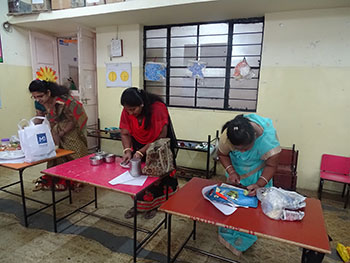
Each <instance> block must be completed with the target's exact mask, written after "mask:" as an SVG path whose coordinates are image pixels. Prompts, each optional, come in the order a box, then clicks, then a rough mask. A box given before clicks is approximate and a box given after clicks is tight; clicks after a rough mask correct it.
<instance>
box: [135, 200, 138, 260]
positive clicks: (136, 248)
mask: <svg viewBox="0 0 350 263" xmlns="http://www.w3.org/2000/svg"><path fill="white" fill-rule="evenodd" d="M137 197H138V196H137V195H136V196H135V198H134V262H136V254H137V253H136V252H137V251H136V250H137Z"/></svg>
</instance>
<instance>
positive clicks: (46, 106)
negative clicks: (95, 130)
mask: <svg viewBox="0 0 350 263" xmlns="http://www.w3.org/2000/svg"><path fill="white" fill-rule="evenodd" d="M29 91H30V93H31V94H32V98H33V99H34V100H35V109H36V114H37V116H46V118H47V119H48V120H49V122H50V126H51V133H52V137H53V139H54V141H55V145H57V146H58V147H59V148H62V149H66V150H72V151H74V152H75V153H74V154H71V155H69V156H66V157H62V158H58V159H55V160H52V161H49V162H48V164H47V167H48V168H50V167H53V166H55V165H58V164H62V163H64V162H68V161H71V160H74V159H78V158H80V157H83V156H85V155H87V154H88V148H87V139H86V122H87V115H86V113H85V110H84V108H83V105H82V104H81V103H80V102H79V101H77V100H76V99H74V98H73V97H72V96H71V95H70V94H69V90H68V89H67V88H66V87H64V86H60V85H58V84H57V83H54V82H48V81H44V80H33V81H32V82H31V83H30V85H29ZM52 180H53V178H52V177H51V176H48V175H44V176H41V177H39V178H38V179H37V180H36V181H35V182H34V183H35V188H34V189H33V191H39V190H49V189H51V186H52V184H53V182H52ZM54 180H55V190H58V191H63V190H66V189H67V183H69V182H67V181H66V180H64V179H57V178H55V179H54ZM72 186H73V189H74V190H75V191H79V189H80V187H81V186H82V185H81V184H73V185H72Z"/></svg>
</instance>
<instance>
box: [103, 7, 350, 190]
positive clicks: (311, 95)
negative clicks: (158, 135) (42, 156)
mask: <svg viewBox="0 0 350 263" xmlns="http://www.w3.org/2000/svg"><path fill="white" fill-rule="evenodd" d="M349 14H350V9H348V8H346V9H329V10H312V11H302V12H288V13H274V14H266V17H265V19H266V21H265V35H264V48H263V54H262V64H261V68H262V70H261V77H260V86H259V97H258V110H257V113H258V114H260V115H262V116H266V117H270V118H271V119H272V120H273V121H274V123H275V126H276V128H277V130H278V134H279V138H280V142H281V145H283V146H291V145H292V144H293V143H295V144H296V147H297V149H298V150H299V165H298V187H301V188H308V189H316V188H317V186H318V182H319V173H318V170H319V165H320V158H321V154H322V153H333V154H339V155H347V156H349V153H350V136H349V128H350V118H348V117H347V115H348V113H349V109H350V102H349V98H350V89H349V88H348V78H347V76H349V73H350V72H349V71H350V57H349V56H350V52H348V51H349V47H350V35H349V34H348V28H349V25H350V16H349ZM179 22H180V21H179ZM137 28H138V29H137ZM132 29H133V30H131V31H129V32H128V33H127V32H126V31H123V29H122V27H119V28H118V32H119V34H120V35H121V34H122V33H121V31H123V37H120V38H122V39H123V40H124V47H125V48H128V45H132V46H133V48H134V49H132V50H129V51H128V50H126V49H124V54H125V55H124V57H123V58H122V59H114V60H113V61H115V62H122V61H131V62H132V63H133V85H137V84H138V83H142V81H141V79H142V76H140V75H137V74H139V73H142V68H141V67H142V63H140V59H141V58H142V51H140V48H142V45H143V43H142V38H140V36H141V31H142V27H141V26H136V25H135V26H132ZM138 30H140V32H138ZM116 31H117V30H116V29H111V32H109V34H106V33H103V34H99V33H98V34H97V38H98V45H99V44H100V43H104V46H99V47H98V49H99V51H100V52H102V54H101V53H98V57H102V58H103V57H104V56H105V55H104V54H107V52H106V47H105V46H106V43H107V42H108V41H110V39H111V36H113V37H114V36H115V33H116ZM107 40H108V41H107ZM136 41H139V42H138V43H139V47H136V46H135V42H136ZM129 52H131V53H129ZM135 52H136V53H137V54H139V55H140V56H141V57H140V58H138V57H137V56H135ZM131 54H132V55H133V56H132V57H130V58H129V59H128V58H127V57H128V56H129V55H131ZM101 62H102V61H100V63H99V68H98V80H99V83H98V84H99V102H100V104H99V110H100V112H99V115H100V118H101V120H102V127H109V126H118V122H119V116H120V112H121V106H120V103H119V98H120V94H121V92H122V90H123V89H122V88H114V89H112V88H106V87H105V80H104V79H105V67H104V66H103V65H102V63H101ZM105 62H107V58H106V57H105ZM169 111H170V114H171V117H172V120H173V123H174V126H175V131H176V134H177V137H178V138H182V139H194V140H206V138H207V135H208V134H211V135H212V136H214V135H215V131H216V130H217V129H220V128H221V126H222V125H223V124H224V123H225V122H226V121H227V120H229V119H232V118H234V116H235V115H236V114H239V112H232V111H216V110H196V109H179V108H170V109H169ZM103 145H104V147H106V148H107V149H112V150H113V149H117V148H118V147H120V145H119V144H118V145H116V144H115V145H111V144H110V141H108V142H105V143H104V144H103ZM117 151H118V150H117ZM119 153H120V150H119ZM178 161H179V163H180V164H181V165H190V166H193V167H202V168H204V167H205V156H204V155H203V154H201V153H194V152H189V151H182V152H181V154H180V156H179V159H178ZM219 172H220V173H222V172H223V171H222V169H221V170H220V171H219ZM334 187H335V188H337V186H334Z"/></svg>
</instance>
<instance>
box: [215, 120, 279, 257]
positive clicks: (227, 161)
mask: <svg viewBox="0 0 350 263" xmlns="http://www.w3.org/2000/svg"><path fill="white" fill-rule="evenodd" d="M280 152H281V147H280V143H279V141H278V138H277V134H276V130H275V128H274V127H273V125H272V121H271V120H270V119H268V118H263V117H261V116H258V115H256V114H248V115H238V116H236V118H234V119H233V120H231V121H229V122H227V123H226V124H225V125H224V126H223V128H222V134H221V136H220V141H219V149H218V157H219V159H220V162H221V164H222V165H223V166H224V168H225V170H226V177H227V181H228V183H231V184H234V185H238V184H242V185H244V186H246V187H247V189H248V190H249V195H250V196H254V195H256V190H257V189H258V188H260V187H271V186H272V178H273V175H274V173H275V171H276V169H277V164H278V161H279V154H280ZM256 240H257V237H256V236H254V235H249V234H246V233H242V232H238V231H234V230H232V229H226V228H223V227H220V228H219V241H220V243H222V244H223V245H224V246H225V247H227V248H228V249H230V250H231V251H232V252H233V253H234V254H235V255H240V254H241V253H242V252H243V251H245V250H246V249H248V248H249V247H250V246H252V245H253V244H254V243H255V241H256Z"/></svg>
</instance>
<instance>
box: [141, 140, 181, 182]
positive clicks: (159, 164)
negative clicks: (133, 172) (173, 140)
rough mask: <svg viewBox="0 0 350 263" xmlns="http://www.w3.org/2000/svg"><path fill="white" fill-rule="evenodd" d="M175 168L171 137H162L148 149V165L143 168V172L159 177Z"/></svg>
mask: <svg viewBox="0 0 350 263" xmlns="http://www.w3.org/2000/svg"><path fill="white" fill-rule="evenodd" d="M174 169H175V166H174V158H173V153H172V151H171V149H170V138H161V139H158V140H156V141H154V142H152V143H151V144H150V146H149V147H148V149H147V151H146V166H145V167H144V168H143V169H142V173H143V174H145V175H149V176H158V177H159V176H162V175H164V174H166V173H168V172H171V171H172V170H174Z"/></svg>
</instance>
